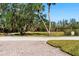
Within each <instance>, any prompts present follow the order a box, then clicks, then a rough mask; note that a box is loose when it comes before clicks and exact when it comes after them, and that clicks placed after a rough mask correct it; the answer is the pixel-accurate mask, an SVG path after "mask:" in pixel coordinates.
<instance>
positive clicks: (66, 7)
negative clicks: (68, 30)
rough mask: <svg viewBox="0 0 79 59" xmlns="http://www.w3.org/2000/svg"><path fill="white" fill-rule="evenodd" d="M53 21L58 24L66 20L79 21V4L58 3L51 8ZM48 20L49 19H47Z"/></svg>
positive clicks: (46, 10)
mask: <svg viewBox="0 0 79 59" xmlns="http://www.w3.org/2000/svg"><path fill="white" fill-rule="evenodd" d="M44 5H45V12H44V13H46V14H47V13H48V6H47V4H44ZM50 11H51V21H55V22H58V21H60V20H63V19H66V20H68V21H69V20H70V19H71V18H75V19H76V20H77V21H78V20H79V3H57V4H56V5H52V6H51V10H50ZM47 18H48V17H47Z"/></svg>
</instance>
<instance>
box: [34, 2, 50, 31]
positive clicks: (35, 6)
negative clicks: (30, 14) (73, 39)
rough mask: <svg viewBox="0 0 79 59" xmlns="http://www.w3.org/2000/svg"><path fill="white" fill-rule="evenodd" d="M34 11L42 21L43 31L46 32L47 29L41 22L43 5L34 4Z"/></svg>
mask: <svg viewBox="0 0 79 59" xmlns="http://www.w3.org/2000/svg"><path fill="white" fill-rule="evenodd" d="M34 10H36V11H37V13H38V16H39V18H40V20H42V22H43V24H44V26H45V29H46V31H47V32H48V28H47V26H46V23H45V22H44V20H43V14H42V11H44V5H43V4H40V3H39V4H37V3H36V4H34Z"/></svg>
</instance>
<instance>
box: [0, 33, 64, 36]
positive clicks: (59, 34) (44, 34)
mask: <svg viewBox="0 0 79 59" xmlns="http://www.w3.org/2000/svg"><path fill="white" fill-rule="evenodd" d="M0 35H20V33H19V32H15V33H8V34H6V33H0ZM24 35H26V36H27V35H31V36H33V35H35V36H49V34H48V32H25V34H24ZM50 36H64V32H51V33H50Z"/></svg>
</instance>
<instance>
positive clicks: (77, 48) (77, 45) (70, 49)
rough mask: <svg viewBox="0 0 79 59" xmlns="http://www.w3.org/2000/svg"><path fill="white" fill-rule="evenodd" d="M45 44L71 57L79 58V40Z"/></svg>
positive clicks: (55, 41)
mask: <svg viewBox="0 0 79 59" xmlns="http://www.w3.org/2000/svg"><path fill="white" fill-rule="evenodd" d="M47 43H48V44H49V45H51V46H54V47H58V48H60V49H61V50H62V51H64V52H67V53H69V54H71V55H73V56H79V40H49V41H48V42H47Z"/></svg>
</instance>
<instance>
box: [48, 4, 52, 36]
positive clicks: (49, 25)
mask: <svg viewBox="0 0 79 59" xmlns="http://www.w3.org/2000/svg"><path fill="white" fill-rule="evenodd" d="M48 19H49V32H48V33H49V35H50V30H51V20H50V5H49V6H48Z"/></svg>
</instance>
